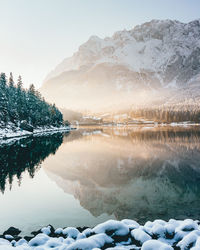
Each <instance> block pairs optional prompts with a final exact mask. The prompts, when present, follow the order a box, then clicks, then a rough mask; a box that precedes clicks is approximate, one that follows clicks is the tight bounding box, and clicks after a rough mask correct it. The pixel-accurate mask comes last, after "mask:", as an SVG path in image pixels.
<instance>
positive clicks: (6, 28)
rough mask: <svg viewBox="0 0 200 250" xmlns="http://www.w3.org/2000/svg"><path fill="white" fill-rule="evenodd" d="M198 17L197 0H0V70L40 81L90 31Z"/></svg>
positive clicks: (108, 31) (104, 33)
mask: <svg viewBox="0 0 200 250" xmlns="http://www.w3.org/2000/svg"><path fill="white" fill-rule="evenodd" d="M197 18H200V0H0V72H5V73H7V74H9V72H10V71H12V72H13V74H14V76H15V78H16V77H17V76H18V75H19V74H21V75H22V78H23V80H24V83H25V86H26V87H27V86H29V84H30V83H34V84H35V85H36V87H40V86H41V84H42V82H43V79H44V78H45V76H46V75H47V73H48V72H49V71H51V70H52V69H53V68H55V66H56V65H57V64H58V63H60V62H61V61H62V60H63V59H64V58H66V57H69V56H71V55H72V54H73V53H74V52H75V51H76V50H77V49H78V47H79V46H80V45H81V44H82V43H83V42H85V41H87V40H88V38H89V37H90V36H91V35H97V36H99V37H101V38H104V37H105V36H111V35H112V34H113V33H114V32H115V31H118V30H123V29H131V28H133V27H134V26H135V25H137V24H141V23H143V22H146V21H150V20H151V19H177V20H179V21H182V22H189V21H192V20H194V19H197Z"/></svg>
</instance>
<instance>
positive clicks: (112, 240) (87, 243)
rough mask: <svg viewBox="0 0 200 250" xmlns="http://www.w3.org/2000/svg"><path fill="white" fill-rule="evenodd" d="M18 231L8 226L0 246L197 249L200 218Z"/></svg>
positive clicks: (65, 249) (23, 248) (25, 248)
mask: <svg viewBox="0 0 200 250" xmlns="http://www.w3.org/2000/svg"><path fill="white" fill-rule="evenodd" d="M20 232H21V231H20V230H19V229H17V228H13V227H11V228H9V229H8V230H6V231H5V232H4V233H3V235H0V249H2V250H11V249H13V250H14V249H16V250H18V249H19V250H29V249H38V250H39V249H40V250H42V249H52V248H53V249H56V250H76V249H82V250H88V249H96V250H97V249H110V250H111V249H116V250H117V249H118V250H123V249H129V250H130V249H142V250H151V249H152V250H153V249H155V250H156V249H160V250H172V249H190V248H192V249H193V250H198V249H200V221H198V220H192V219H185V220H175V219H170V220H169V221H168V222H166V221H164V220H159V219H158V220H155V221H153V222H151V221H147V222H146V223H145V224H144V225H140V224H138V223H137V222H136V221H134V220H130V219H124V220H122V221H117V220H108V221H106V222H103V223H100V224H98V225H97V226H95V227H93V228H88V227H82V228H81V227H77V228H75V227H66V228H57V229H54V228H53V226H51V225H49V226H46V227H43V228H41V229H40V230H38V231H35V232H32V233H31V234H32V235H33V236H24V237H21V236H19V235H20Z"/></svg>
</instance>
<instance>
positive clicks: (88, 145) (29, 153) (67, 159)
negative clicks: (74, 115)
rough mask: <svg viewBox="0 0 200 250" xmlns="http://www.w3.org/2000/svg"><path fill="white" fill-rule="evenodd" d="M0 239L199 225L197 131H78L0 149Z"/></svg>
mask: <svg viewBox="0 0 200 250" xmlns="http://www.w3.org/2000/svg"><path fill="white" fill-rule="evenodd" d="M0 190H1V192H0V233H2V232H3V231H5V230H6V229H7V228H8V227H10V226H15V227H17V228H20V229H21V230H23V233H22V234H29V233H30V232H31V231H33V230H36V229H39V228H41V227H42V226H46V225H48V224H51V225H53V226H54V227H64V226H76V227H78V226H94V225H96V224H98V223H100V222H102V221H105V220H107V219H111V218H113V219H118V220H121V219H124V218H131V219H134V220H136V221H138V222H140V223H143V222H145V221H147V220H154V219H157V218H161V219H164V220H168V219H169V218H176V219H184V218H194V219H199V217H200V209H199V207H200V128H198V127H187V128H181V127H157V128H155V127H152V128H151V127H142V126H141V127H129V128H122V127H119V128H116V127H113V128H108V127H96V128H92V127H91V128H81V129H78V130H74V131H71V132H70V133H67V134H60V133H57V134H53V135H48V136H38V137H33V138H24V139H21V140H18V141H15V142H10V143H9V144H6V145H2V146H0Z"/></svg>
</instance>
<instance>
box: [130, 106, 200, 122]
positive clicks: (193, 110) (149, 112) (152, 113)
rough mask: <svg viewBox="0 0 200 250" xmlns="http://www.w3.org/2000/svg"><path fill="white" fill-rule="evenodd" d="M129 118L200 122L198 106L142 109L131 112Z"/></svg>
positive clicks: (199, 108)
mask: <svg viewBox="0 0 200 250" xmlns="http://www.w3.org/2000/svg"><path fill="white" fill-rule="evenodd" d="M129 115H130V117H131V118H136V119H137V118H144V119H148V120H153V121H156V122H163V123H171V122H185V121H190V122H196V123H199V122H200V107H199V105H192V106H191V105H181V106H176V105H174V106H164V107H154V108H142V109H137V110H132V111H131V112H130V113H129Z"/></svg>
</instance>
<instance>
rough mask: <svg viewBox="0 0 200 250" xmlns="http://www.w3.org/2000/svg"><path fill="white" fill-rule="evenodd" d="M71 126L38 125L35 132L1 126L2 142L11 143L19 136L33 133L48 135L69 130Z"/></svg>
mask: <svg viewBox="0 0 200 250" xmlns="http://www.w3.org/2000/svg"><path fill="white" fill-rule="evenodd" d="M70 129H71V128H70V127H68V126H61V127H53V126H48V127H38V128H36V129H34V131H33V132H29V131H26V130H21V129H20V128H14V129H13V127H11V126H7V127H6V128H0V144H5V143H9V142H10V141H13V140H17V139H18V138H22V137H26V136H31V135H34V136H35V135H39V134H43V135H46V134H48V133H52V132H58V131H60V132H62V131H69V130H70Z"/></svg>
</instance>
